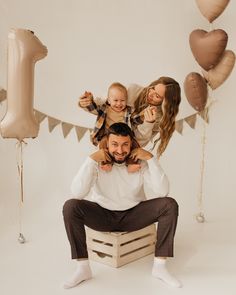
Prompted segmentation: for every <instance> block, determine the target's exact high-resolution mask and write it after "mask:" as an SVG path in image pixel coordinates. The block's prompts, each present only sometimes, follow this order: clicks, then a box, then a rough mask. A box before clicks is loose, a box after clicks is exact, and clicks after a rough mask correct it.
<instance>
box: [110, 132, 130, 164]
mask: <svg viewBox="0 0 236 295" xmlns="http://www.w3.org/2000/svg"><path fill="white" fill-rule="evenodd" d="M107 148H108V152H109V154H110V156H111V157H112V159H113V160H114V161H115V162H116V163H120V164H121V163H123V162H125V160H126V158H127V157H128V156H129V154H130V150H131V139H130V137H129V136H122V135H115V134H110V135H109V137H108V142H107Z"/></svg>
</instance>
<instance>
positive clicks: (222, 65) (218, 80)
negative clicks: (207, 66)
mask: <svg viewBox="0 0 236 295" xmlns="http://www.w3.org/2000/svg"><path fill="white" fill-rule="evenodd" d="M234 64H235V54H234V52H233V51H231V50H225V52H224V53H223V56H222V59H221V60H220V62H219V63H218V64H217V65H216V66H215V67H214V68H213V69H211V70H209V71H208V72H206V71H203V76H204V78H205V79H206V80H207V82H208V84H209V86H210V87H211V88H212V89H216V88H217V87H219V86H220V85H221V84H222V83H224V81H225V80H226V79H227V78H228V77H229V75H230V73H231V72H232V70H233V67H234Z"/></svg>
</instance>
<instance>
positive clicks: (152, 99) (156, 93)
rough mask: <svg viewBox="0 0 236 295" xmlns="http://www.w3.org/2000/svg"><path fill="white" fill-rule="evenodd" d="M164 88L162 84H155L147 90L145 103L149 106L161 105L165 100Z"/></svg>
mask: <svg viewBox="0 0 236 295" xmlns="http://www.w3.org/2000/svg"><path fill="white" fill-rule="evenodd" d="M165 92H166V86H165V85H164V84H157V85H155V86H153V87H152V88H150V89H149V91H148V95H147V103H148V104H149V105H153V106H157V105H160V104H162V102H163V100H164V98H165Z"/></svg>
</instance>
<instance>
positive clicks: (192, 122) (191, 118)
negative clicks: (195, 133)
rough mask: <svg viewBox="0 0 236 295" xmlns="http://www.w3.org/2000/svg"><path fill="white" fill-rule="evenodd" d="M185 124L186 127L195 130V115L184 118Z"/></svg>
mask: <svg viewBox="0 0 236 295" xmlns="http://www.w3.org/2000/svg"><path fill="white" fill-rule="evenodd" d="M184 120H185V122H187V123H188V125H189V126H190V127H191V128H193V129H194V128H195V125H196V120H197V115H196V114H194V115H191V116H188V117H186V118H185V119H184Z"/></svg>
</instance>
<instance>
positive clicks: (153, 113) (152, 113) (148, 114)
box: [144, 106, 157, 123]
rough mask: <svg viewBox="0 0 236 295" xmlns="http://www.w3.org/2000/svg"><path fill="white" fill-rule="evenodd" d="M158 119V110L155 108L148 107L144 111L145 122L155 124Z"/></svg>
mask: <svg viewBox="0 0 236 295" xmlns="http://www.w3.org/2000/svg"><path fill="white" fill-rule="evenodd" d="M156 118H157V108H156V107H155V106H148V107H147V108H146V109H145V110H144V121H145V122H148V123H154V122H155V121H156Z"/></svg>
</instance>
